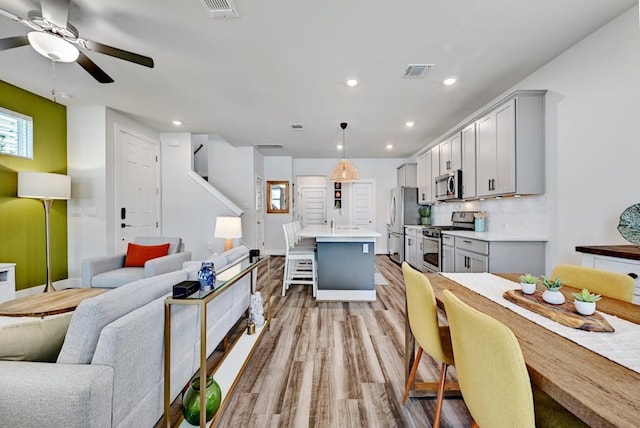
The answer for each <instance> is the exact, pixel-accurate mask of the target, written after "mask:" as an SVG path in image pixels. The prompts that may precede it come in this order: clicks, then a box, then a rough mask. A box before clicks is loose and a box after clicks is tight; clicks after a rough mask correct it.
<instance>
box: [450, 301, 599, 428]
mask: <svg viewBox="0 0 640 428" xmlns="http://www.w3.org/2000/svg"><path fill="white" fill-rule="evenodd" d="M443 293H444V305H445V309H446V312H447V319H448V320H449V328H450V330H451V342H452V345H453V354H454V356H455V359H456V373H457V375H458V383H459V384H460V390H461V391H462V397H463V398H464V401H465V404H466V405H467V408H468V409H469V412H470V413H471V416H472V417H473V420H474V421H473V423H472V425H471V426H472V427H478V426H479V427H482V428H485V427H486V428H512V427H518V428H526V427H531V428H535V427H539V428H540V427H565V428H566V427H586V426H587V425H585V424H584V423H583V422H582V421H580V420H579V419H578V418H577V417H576V416H574V415H573V414H571V413H570V412H568V411H567V410H566V409H565V408H564V407H562V406H561V405H560V404H558V403H557V402H556V401H554V400H553V399H552V398H551V397H549V396H548V395H547V394H545V393H544V392H542V391H541V390H539V389H537V388H535V389H534V390H533V392H532V389H531V381H530V379H529V373H528V372H527V367H526V365H525V362H524V357H523V356H522V350H521V349H520V344H519V343H518V339H516V337H515V335H514V334H513V332H512V331H511V330H510V329H509V328H508V327H507V326H505V325H504V324H502V323H501V322H499V321H497V320H495V319H493V318H492V317H490V316H488V315H485V314H483V313H482V312H479V311H477V310H475V309H473V308H471V307H470V306H468V305H467V304H465V303H463V302H462V301H461V300H460V299H458V298H457V297H456V296H455V295H454V294H453V293H452V292H451V291H449V290H444V292H443ZM534 403H535V404H534ZM534 409H535V410H534Z"/></svg>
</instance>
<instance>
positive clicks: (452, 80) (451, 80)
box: [442, 77, 456, 86]
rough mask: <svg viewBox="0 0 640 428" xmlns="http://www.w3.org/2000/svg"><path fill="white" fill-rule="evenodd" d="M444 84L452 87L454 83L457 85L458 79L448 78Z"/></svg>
mask: <svg viewBox="0 0 640 428" xmlns="http://www.w3.org/2000/svg"><path fill="white" fill-rule="evenodd" d="M442 83H444V84H445V85H447V86H451V85H453V84H454V83H456V78H455V77H447V78H446V79H444V80H443V81H442Z"/></svg>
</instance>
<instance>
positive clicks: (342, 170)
mask: <svg viewBox="0 0 640 428" xmlns="http://www.w3.org/2000/svg"><path fill="white" fill-rule="evenodd" d="M340 128H342V159H340V161H339V162H338V165H336V166H335V168H333V171H331V178H330V180H331V181H333V182H334V183H352V182H354V181H359V180H360V174H358V170H357V169H356V168H355V167H354V166H353V165H351V163H349V161H348V160H347V146H346V145H345V142H344V130H345V129H346V128H347V122H342V123H341V124H340Z"/></svg>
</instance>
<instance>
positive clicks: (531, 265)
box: [443, 235, 545, 275]
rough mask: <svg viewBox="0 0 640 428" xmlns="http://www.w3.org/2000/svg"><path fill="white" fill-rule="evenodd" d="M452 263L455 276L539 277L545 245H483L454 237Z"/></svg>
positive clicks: (508, 243)
mask: <svg viewBox="0 0 640 428" xmlns="http://www.w3.org/2000/svg"><path fill="white" fill-rule="evenodd" d="M443 236H447V235H443ZM443 248H444V247H443ZM443 252H444V249H443ZM454 260H455V262H454V269H455V272H496V273H500V272H505V273H507V272H524V273H531V274H534V275H542V274H544V273H545V242H544V241H488V240H487V241H485V240H481V239H472V238H466V237H460V236H456V237H455V239H454Z"/></svg>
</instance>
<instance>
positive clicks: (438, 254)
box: [422, 211, 476, 272]
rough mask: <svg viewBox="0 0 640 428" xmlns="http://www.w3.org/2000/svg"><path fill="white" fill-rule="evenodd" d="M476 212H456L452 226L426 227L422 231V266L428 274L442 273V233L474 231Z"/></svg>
mask: <svg viewBox="0 0 640 428" xmlns="http://www.w3.org/2000/svg"><path fill="white" fill-rule="evenodd" d="M475 212H476V211H454V212H453V213H451V224H450V225H443V226H426V227H425V228H424V229H423V230H422V266H423V268H424V270H426V271H428V272H442V231H443V230H470V231H471V230H473V229H474V226H473V221H474V217H473V214H474V213H475Z"/></svg>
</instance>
